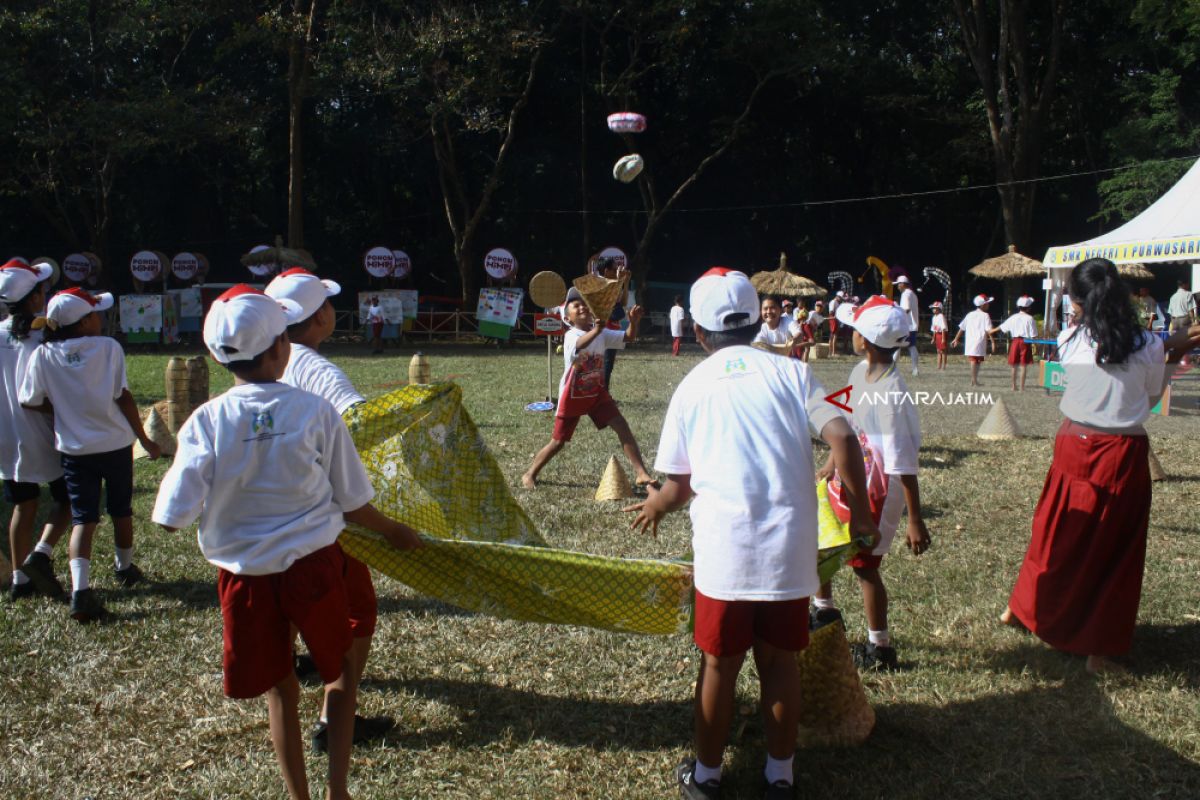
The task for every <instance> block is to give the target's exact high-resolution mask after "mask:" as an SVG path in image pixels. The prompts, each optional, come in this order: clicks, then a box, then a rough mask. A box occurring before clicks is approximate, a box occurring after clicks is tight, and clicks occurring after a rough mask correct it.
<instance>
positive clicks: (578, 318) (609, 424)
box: [521, 287, 654, 489]
mask: <svg viewBox="0 0 1200 800" xmlns="http://www.w3.org/2000/svg"><path fill="white" fill-rule="evenodd" d="M563 309H564V312H565V313H564V314H563V316H564V317H565V318H566V320H567V322H568V323H569V324H570V326H571V327H569V328H568V329H567V332H566V334H565V335H564V336H563V345H562V347H563V362H564V369H563V375H562V380H561V381H559V384H558V410H557V411H556V412H555V415H554V431H553V432H552V433H551V434H550V441H549V443H547V444H546V446H545V447H543V448H542V449H541V450H539V451H538V453H537V455H535V456H534V457H533V463H532V464H530V465H529V469H528V470H526V472H525V474H524V475H522V476H521V485H522V486H524V487H525V488H526V489H534V488H536V487H537V477H538V474H539V473H540V472H541V471H542V469H543V468H544V467H545V466H546V465H547V464H549V463H550V459H552V458H554V457H555V456H556V455H558V453H559V451H560V450H562V449H563V448H564V447H565V446H566V444H567V442H569V441H571V437H572V436H574V434H575V427H576V426H577V425H578V424H579V420H580V418H582V417H584V416H588V417H590V418H591V420H592V424H594V425H595V426H596V429H597V430H603V429H604V428H612V429H613V432H614V433H616V434H617V439H618V440H620V442H621V449H622V450H624V451H625V457H626V458H628V459H629V463H630V464H632V465H633V469H634V472H635V473H637V478H636V480H637V485H638V486H649V485H653V484H654V476H652V475H651V474H650V473H649V472H647V471H646V465H645V464H644V463H643V462H642V451H641V450H640V449H638V443H637V439H635V438H634V437H633V431H631V430H630V429H629V423H628V422H626V421H625V418H624V417H623V416H621V410H620V409H619V408H617V403H616V401H615V400H613V399H612V396H611V395H610V394H609V393H608V389H607V388H606V381H605V379H604V353H605V351H607V350H623V349H624V348H625V343H626V342H632V341H634V340H635V339H637V331H638V323H640V322H641V319H642V307H641V306H634V307H633V308H631V309H629V312H628V314H629V327H628V328H627V329H626V330H624V331H621V330H612V329H609V328H606V327H605V324H604V320H597V319H595V318H594V317H592V310H591V309H590V308H588V305H587V303H585V302H584V301H583V296H582V295H581V294H579V290H578V289H576V288H575V287H571V289H570V290H569V291H568V292H567V302H566V303H565V304H564V306H563Z"/></svg>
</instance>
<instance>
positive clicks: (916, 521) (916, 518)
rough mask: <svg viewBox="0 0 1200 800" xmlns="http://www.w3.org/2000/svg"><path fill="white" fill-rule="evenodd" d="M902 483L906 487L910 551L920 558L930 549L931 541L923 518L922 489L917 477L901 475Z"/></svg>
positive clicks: (905, 498)
mask: <svg viewBox="0 0 1200 800" xmlns="http://www.w3.org/2000/svg"><path fill="white" fill-rule="evenodd" d="M900 483H901V484H902V485H903V486H904V504H905V505H907V506H908V534H907V539H908V542H907V543H908V549H909V550H911V551H912V552H913V555H917V556H919V555H921V554H922V553H924V552H925V551H926V550H928V549H929V544H930V541H931V539H930V536H929V529H928V528H926V527H925V520H924V519H922V517H921V489H920V487H919V486H918V485H917V476H916V475H901V476H900Z"/></svg>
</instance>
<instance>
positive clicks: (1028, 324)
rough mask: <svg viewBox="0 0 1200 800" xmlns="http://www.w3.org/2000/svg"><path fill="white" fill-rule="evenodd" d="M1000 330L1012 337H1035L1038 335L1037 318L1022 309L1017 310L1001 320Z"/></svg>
mask: <svg viewBox="0 0 1200 800" xmlns="http://www.w3.org/2000/svg"><path fill="white" fill-rule="evenodd" d="M1000 330H1001V331H1002V332H1004V333H1007V334H1008V335H1009V336H1011V337H1013V338H1014V339H1036V338H1037V335H1038V330H1037V320H1036V319H1034V318H1033V315H1032V314H1026V313H1025V312H1024V311H1018V312H1017V313H1015V314H1013V315H1012V316H1011V317H1009V318H1008V319H1006V320H1004V322H1001V323H1000Z"/></svg>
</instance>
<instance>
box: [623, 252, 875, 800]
mask: <svg viewBox="0 0 1200 800" xmlns="http://www.w3.org/2000/svg"><path fill="white" fill-rule="evenodd" d="M691 313H692V319H693V320H694V322H695V325H696V339H697V341H698V342H699V343H700V346H701V347H703V348H704V350H705V352H707V353H709V356H708V358H706V359H705V360H704V361H703V362H701V363H700V364H699V365H698V366H696V367H695V368H694V369H693V370H692V371H691V372H690V373H688V375H687V376H686V377H685V378H684V379H683V381H681V382H680V384H679V386H678V388H677V389H676V390H675V392H674V394H673V395H672V397H671V402H670V405H669V406H668V408H667V414H666V419H665V420H664V421H663V429H662V437H661V439H660V440H659V444H658V458H657V461H656V462H655V468H656V469H657V470H658V471H659V472H664V473H666V474H667V480H666V483H665V484H664V486H663V488H662V489H661V490H658V491H651V493H650V497H649V499H647V500H646V501H645V502H643V503H639V504H637V505H634V506H631V507H630V508H629V509H627V510H632V511H637V512H638V516H637V518H636V519H635V520H634V522H633V527H635V528H637V529H640V530H643V531H650V532H656V531H657V529H658V523H659V521H660V520H661V519H662V518H663V517H664V516H665V515H666V514H667V513H669V512H671V511H675V510H678V509H680V508H683V507H684V506H685V505H687V503H688V502H689V501H691V509H690V513H691V522H692V550H693V552H694V553H695V556H694V559H693V561H694V583H695V588H696V610H695V625H694V637H695V642H696V645H697V646H698V647H699V648H700V650H701V651H702V657H701V662H700V672H699V676H698V678H697V682H696V694H695V726H696V730H695V736H696V757H695V758H694V759H688V760H686V761H684V762H683V763H682V764H680V765H679V766H678V767H677V768H676V771H675V776H676V780H677V782H678V786H679V789H680V792H681V794H683V796H684V797H688V798H711V797H716V796H718V795H719V793H720V780H721V764H722V759H723V754H724V751H725V744H726V741H727V740H728V738H729V727H730V724H731V722H732V718H733V710H734V697H735V691H736V687H737V677H738V673H739V671H740V670H741V667H742V662H743V661H744V660H745V657H746V652H747V651H748V650H753V652H754V661H755V665H756V666H757V668H758V676H759V683H760V685H761V692H762V709H763V716H764V719H765V725H766V738H767V764H766V769H765V775H766V780H767V785H768V787H769V788H768V796H771V797H775V796H780V797H790V796H792V795H791V792H792V791H793V786H792V784H793V769H792V758H793V754H794V752H795V747H796V728H797V714H798V711H799V709H798V704H799V691H800V681H799V673H798V672H797V668H796V652H797V651H799V650H802V649H803V648H804V647H805V646H806V645H807V643H808V598H809V596H811V595H812V593H813V592H815V591H816V590H817V588H818V586H819V578H818V577H817V563H816V557H817V525H818V523H817V497H816V491H815V481H814V469H813V454H812V446H811V444H810V441H809V435H810V434H811V435H814V436H820V437H821V438H822V439H824V440H825V441H826V442H827V443H828V444H829V446H830V447H831V448H832V450H833V453H834V462H835V463H836V465H837V467H838V469H839V470H841V471H842V475H843V476H844V477H845V480H846V481H847V485H848V486H849V487H850V488H851V494H852V495H853V497H854V498H856V500H855V501H854V503H855V504H854V506H853V516H852V521H851V523H850V524H851V529H852V534H853V535H854V536H855V538H858V537H859V536H862V537H865V538H868V539H871V540H872V541H878V537H879V532H878V530H877V529H876V527H875V525H874V523H872V522H871V519H870V509H869V508H868V507H867V504H866V501H865V498H866V491H865V476H864V470H863V456H862V451H861V450H860V449H859V446H858V439H857V438H856V437H855V435H854V432H853V431H852V430H851V429H850V426H849V425H848V424H847V422H846V419H845V418H844V417H843V416H842V415H841V413H840V412H839V411H838V410H837V409H836V408H835V407H834V406H833V405H831V404H830V403H828V402H826V401H825V389H824V387H822V386H821V383H820V381H818V380H817V379H816V377H815V376H814V375H813V374H812V372H811V371H810V370H809V368H808V366H807V365H806V364H804V363H802V362H800V361H798V360H796V359H793V358H779V357H777V356H774V355H772V354H770V353H765V352H762V351H759V350H756V349H754V348H752V347H749V346H748V345H749V344H750V342H751V341H752V340H753V339H754V337H755V336H756V335H757V333H758V331H759V326H758V325H757V324H756V323H757V321H758V315H759V304H758V296H757V294H756V292H755V290H754V287H753V286H752V285H751V284H750V279H749V278H747V277H746V276H745V275H744V274H742V273H741V272H737V271H734V270H730V269H726V268H724V267H717V268H714V269H711V270H709V271H708V272H706V273H705V274H704V275H703V276H702V277H701V278H700V280H698V281H696V283H695V284H694V285H693V286H692V291H691ZM780 435H788V436H791V437H793V439H792V442H793V444H792V446H789V447H786V448H783V449H782V450H780V451H779V452H773V453H772V454H771V456H770V457H769V458H764V457H763V453H762V443H763V442H764V441H772V440H774V439H775V438H777V437H779V436H780ZM693 498H694V499H693Z"/></svg>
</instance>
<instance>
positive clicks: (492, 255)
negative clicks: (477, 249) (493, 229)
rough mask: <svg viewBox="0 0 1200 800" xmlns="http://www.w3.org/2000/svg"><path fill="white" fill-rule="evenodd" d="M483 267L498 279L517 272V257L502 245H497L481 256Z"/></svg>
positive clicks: (500, 279)
mask: <svg viewBox="0 0 1200 800" xmlns="http://www.w3.org/2000/svg"><path fill="white" fill-rule="evenodd" d="M483 268H484V270H486V271H487V274H488V275H491V276H492V277H493V278H495V279H496V280H498V281H502V280H505V279H506V278H511V277H512V276H513V275H515V274H517V257H516V256H514V255H513V254H512V253H510V252H509V251H507V250H505V249H504V248H503V247H497V248H496V249H495V250H492V251H490V252H489V253H488V254H487V255H486V256H484V257H483Z"/></svg>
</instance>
